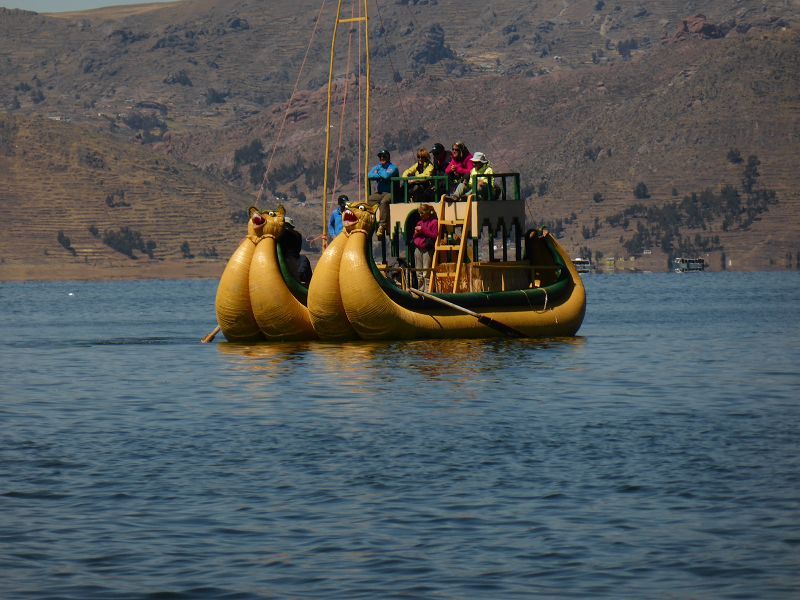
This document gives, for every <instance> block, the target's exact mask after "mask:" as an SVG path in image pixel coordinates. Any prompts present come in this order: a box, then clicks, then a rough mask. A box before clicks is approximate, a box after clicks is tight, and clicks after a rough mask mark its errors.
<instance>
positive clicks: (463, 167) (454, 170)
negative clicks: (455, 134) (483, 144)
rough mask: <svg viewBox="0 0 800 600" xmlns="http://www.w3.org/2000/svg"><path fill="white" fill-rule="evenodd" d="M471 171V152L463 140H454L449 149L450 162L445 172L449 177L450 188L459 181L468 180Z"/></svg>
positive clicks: (455, 185) (452, 188) (456, 185)
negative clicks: (451, 147)
mask: <svg viewBox="0 0 800 600" xmlns="http://www.w3.org/2000/svg"><path fill="white" fill-rule="evenodd" d="M471 172H472V154H470V151H469V149H468V148H467V146H466V145H465V144H464V142H456V143H455V144H453V149H452V150H451V151H450V164H449V165H447V168H446V169H445V173H447V175H448V176H449V177H450V180H449V182H448V183H449V185H450V190H451V191H452V190H454V189H455V188H456V187H458V185H459V184H460V183H465V182H468V181H469V174H470V173H471Z"/></svg>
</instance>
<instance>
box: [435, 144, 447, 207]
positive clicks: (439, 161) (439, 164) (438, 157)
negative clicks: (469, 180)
mask: <svg viewBox="0 0 800 600" xmlns="http://www.w3.org/2000/svg"><path fill="white" fill-rule="evenodd" d="M431 164H432V165H433V174H434V175H435V176H437V177H441V176H443V175H447V166H448V165H449V164H450V153H449V152H448V151H447V150H445V147H444V146H443V145H442V144H440V143H439V142H436V143H435V144H434V145H433V146H431ZM449 189H450V187H449V185H448V184H447V182H441V181H437V182H436V199H437V200H438V199H439V196H441V195H442V194H446V193H447V192H448V190H449Z"/></svg>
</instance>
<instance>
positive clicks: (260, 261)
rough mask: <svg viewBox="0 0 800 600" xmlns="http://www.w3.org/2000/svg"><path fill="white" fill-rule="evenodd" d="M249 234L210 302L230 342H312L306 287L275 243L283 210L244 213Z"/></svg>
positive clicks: (280, 226) (228, 266)
mask: <svg viewBox="0 0 800 600" xmlns="http://www.w3.org/2000/svg"><path fill="white" fill-rule="evenodd" d="M248 215H249V219H248V222H247V236H246V237H245V239H243V240H242V241H241V243H240V244H239V247H238V248H237V249H236V251H235V252H234V253H233V255H232V256H231V258H230V259H229V260H228V263H227V265H226V266H225V270H224V271H223V273H222V276H221V278H220V281H219V285H218V287H217V295H216V300H215V302H214V304H215V309H216V314H217V323H218V325H219V329H220V330H221V331H222V334H223V335H224V336H225V339H227V340H228V341H230V342H256V341H263V340H267V341H294V340H312V339H317V338H318V336H317V334H316V332H315V331H314V327H313V326H312V324H311V318H310V316H309V313H308V308H307V307H306V299H307V296H308V289H307V288H306V287H305V286H303V285H302V284H301V283H300V282H299V281H297V279H295V277H294V276H293V275H292V273H291V272H290V270H289V268H288V265H287V261H286V259H285V257H284V253H283V249H282V247H281V244H280V242H279V240H280V239H281V236H282V234H283V232H284V228H285V227H286V222H285V215H286V211H285V209H284V207H283V206H278V208H277V209H275V210H265V211H261V210H259V209H257V208H256V207H254V206H251V207H250V208H249V210H248Z"/></svg>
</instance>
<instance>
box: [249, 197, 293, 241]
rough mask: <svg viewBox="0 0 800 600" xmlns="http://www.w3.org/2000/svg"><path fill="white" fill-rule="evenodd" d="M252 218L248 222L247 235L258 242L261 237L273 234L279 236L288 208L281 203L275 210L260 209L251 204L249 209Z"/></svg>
mask: <svg viewBox="0 0 800 600" xmlns="http://www.w3.org/2000/svg"><path fill="white" fill-rule="evenodd" d="M247 213H248V215H249V216H250V220H249V221H248V222H247V237H248V238H250V239H251V240H253V241H254V242H257V241H258V240H260V239H261V238H263V237H265V236H268V235H271V236H274V237H276V238H277V237H279V236H280V234H281V232H282V231H283V225H284V217H285V215H286V209H285V208H283V204H279V205H278V208H276V209H275V210H259V209H258V208H256V207H255V206H251V207H250V208H249V209H248V210H247Z"/></svg>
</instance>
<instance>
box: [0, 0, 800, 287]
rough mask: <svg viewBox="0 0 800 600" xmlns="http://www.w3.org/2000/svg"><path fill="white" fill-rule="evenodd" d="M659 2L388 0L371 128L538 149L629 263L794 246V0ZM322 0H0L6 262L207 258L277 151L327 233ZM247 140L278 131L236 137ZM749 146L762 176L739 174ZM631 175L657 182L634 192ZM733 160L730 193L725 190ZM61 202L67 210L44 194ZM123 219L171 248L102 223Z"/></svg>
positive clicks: (589, 222)
mask: <svg viewBox="0 0 800 600" xmlns="http://www.w3.org/2000/svg"><path fill="white" fill-rule="evenodd" d="M656 4H657V6H646V7H645V6H644V4H631V5H628V4H626V5H625V6H621V5H619V4H613V3H610V2H599V1H598V2H562V1H558V2H556V1H547V0H545V1H543V2H537V3H524V4H523V6H520V3H519V2H516V1H512V0H497V1H495V2H493V3H492V4H491V5H487V4H486V3H482V2H476V1H468V2H464V3H461V4H459V6H458V7H457V8H456V7H453V6H452V5H451V4H450V3H437V2H435V1H430V2H425V3H422V2H415V1H413V0H402V1H396V2H392V3H388V2H380V3H379V4H378V6H379V10H378V11H375V12H374V13H373V14H372V28H371V32H372V33H371V41H370V44H371V47H372V49H373V51H374V55H375V57H374V59H373V76H374V85H375V89H374V96H373V99H374V107H375V111H374V113H375V115H376V118H375V119H374V121H373V132H374V136H373V140H372V147H373V149H374V148H376V147H378V146H387V147H388V148H389V149H390V150H392V151H393V158H394V159H395V162H396V163H398V164H399V165H400V166H401V167H405V166H407V164H406V163H408V164H411V163H412V162H413V151H414V148H415V147H417V146H419V145H429V144H431V143H432V142H433V141H441V142H443V143H445V144H449V143H450V142H452V141H453V140H455V139H464V140H465V141H466V142H467V143H468V145H469V146H470V148H471V149H472V150H482V151H484V152H487V153H488V154H489V156H490V159H492V161H493V162H494V163H495V166H496V167H497V168H499V169H501V170H519V171H521V172H522V173H523V179H524V187H525V191H526V195H527V197H528V213H529V215H530V216H531V218H532V219H533V220H535V221H540V222H541V221H545V222H548V223H549V224H550V225H551V227H553V228H555V229H556V230H557V231H558V232H559V234H560V235H563V241H564V242H565V243H566V245H567V246H568V247H569V248H570V250H571V251H573V252H574V253H576V254H577V253H583V254H587V253H592V255H593V257H594V258H595V259H598V258H603V259H606V258H608V257H610V256H614V257H617V258H620V257H626V258H627V257H630V256H632V257H634V258H635V259H636V260H635V261H634V262H632V261H626V263H625V265H626V266H628V267H629V266H631V264H635V265H636V267H637V268H640V269H651V270H652V269H663V268H664V267H665V265H666V256H667V254H670V253H671V254H675V253H678V252H697V253H708V257H709V259H710V261H711V266H712V268H720V267H721V266H722V265H723V264H724V265H725V266H729V267H730V268H734V269H769V268H786V267H787V266H789V265H790V266H791V267H792V268H795V267H796V266H797V258H798V255H799V254H800V245H799V244H798V242H797V241H796V240H797V238H798V233H800V222H798V221H799V220H800V216H798V215H800V210H798V209H800V206H798V202H800V199H799V198H798V192H797V191H796V189H795V187H796V174H795V171H796V167H795V166H794V165H793V164H792V161H793V160H794V157H796V156H798V155H800V152H799V151H800V141H799V140H800V123H799V122H798V114H800V99H799V98H798V95H797V83H796V82H797V81H798V74H800V68H798V67H799V66H800V38H798V34H797V31H796V29H795V28H794V27H795V24H796V23H797V16H798V14H799V13H800V8H798V6H797V3H785V2H774V3H764V2H760V1H759V2H754V1H749V0H742V1H733V0H731V1H722V2H720V1H711V0H707V1H702V0H699V1H697V2H694V3H692V9H691V10H692V12H691V14H685V12H684V11H686V10H688V9H687V8H686V4H685V3H684V2H679V1H665V2H659V3H656ZM319 7H320V2H319V0H297V1H294V2H287V1H274V2H270V3H269V10H266V4H265V3H263V2H245V1H233V2H222V1H220V0H185V1H183V2H178V3H174V4H167V5H151V6H145V7H141V6H139V7H115V8H113V9H100V10H97V11H86V12H83V13H71V14H59V15H37V14H35V13H30V12H26V11H17V10H14V11H8V10H5V9H0V103H2V105H3V106H5V107H6V113H5V116H4V117H3V118H2V120H1V121H0V126H1V127H0V167H2V172H3V176H2V179H0V214H2V216H3V217H4V219H5V222H6V223H11V224H13V225H11V226H10V227H9V228H8V229H7V231H6V232H4V234H3V235H2V237H0V260H2V261H3V262H2V263H0V276H5V277H9V276H10V275H8V273H9V272H10V270H9V268H8V267H9V265H29V268H27V270H26V271H25V272H26V273H31V274H29V275H26V276H35V273H36V271H37V269H36V265H37V264H39V263H40V262H41V261H42V260H44V261H46V263H47V264H48V265H53V268H54V269H55V265H57V264H61V263H63V264H73V265H75V268H76V269H77V268H78V267H77V265H78V264H79V263H82V264H84V265H87V264H97V265H103V264H105V265H113V268H114V269H115V272H116V273H122V272H123V271H124V270H125V269H124V268H125V267H131V268H132V269H133V272H136V273H140V272H144V271H147V270H148V269H158V268H160V269H162V270H163V269H164V265H165V264H166V263H170V262H173V261H174V262H175V264H180V265H183V267H182V268H191V269H194V272H198V273H199V272H201V271H202V272H209V273H211V274H214V273H216V272H218V271H219V270H221V266H222V262H221V261H222V260H223V259H224V258H225V257H227V255H228V254H229V253H230V251H231V250H232V249H233V248H234V247H235V244H236V242H237V241H238V239H239V238H240V237H241V235H242V233H243V229H242V225H240V224H237V223H236V222H234V220H233V219H232V217H231V215H232V214H233V213H237V212H238V211H241V210H243V209H244V208H246V207H247V205H248V204H252V203H254V202H255V196H256V192H257V186H258V184H259V183H260V181H261V174H262V173H263V169H264V167H265V166H266V164H267V163H269V165H270V167H271V168H270V172H269V173H268V175H269V181H270V189H271V190H272V192H273V193H274V194H276V195H278V196H280V197H281V198H284V200H283V202H284V203H285V204H286V205H287V207H288V208H289V210H290V213H292V214H293V215H295V216H296V217H297V220H299V222H300V223H301V226H302V227H303V229H304V230H305V231H306V232H307V233H308V234H309V236H313V235H314V231H316V230H318V228H319V225H318V220H319V217H318V214H319V212H320V204H321V201H320V200H319V198H320V193H321V191H320V179H321V178H320V176H319V173H320V168H321V164H322V156H321V155H322V152H321V149H322V148H323V145H324V137H323V133H322V132H323V131H324V107H325V91H324V89H323V84H324V81H325V78H326V70H327V59H322V58H320V57H324V56H326V55H327V46H328V44H329V43H330V37H329V36H330V27H329V26H328V25H327V23H329V22H330V17H331V15H330V14H329V13H330V10H331V8H330V7H328V9H326V11H325V12H323V13H322V14H321V15H320V19H319V20H320V25H319V27H318V28H317V30H316V33H315V35H314V36H313V39H312V42H311V44H310V46H309V51H308V59H307V60H306V61H305V69H304V70H303V71H302V73H301V74H300V78H299V79H298V80H297V88H296V90H295V85H296V81H295V80H296V78H297V75H298V71H299V69H300V65H301V63H303V61H304V57H305V55H306V45H307V44H308V42H309V37H310V35H311V32H312V31H314V23H315V21H316V19H317V16H318V11H319ZM698 13H703V14H704V15H705V16H704V17H696V16H695V15H696V14H698ZM345 42H346V40H345ZM346 55H347V49H346V45H345V44H344V43H343V44H342V45H341V48H340V49H339V56H340V57H341V61H340V64H337V72H339V73H341V74H342V78H340V85H339V86H338V89H337V94H342V93H343V91H344V89H345V88H347V89H348V91H350V92H352V93H353V94H355V93H356V91H357V88H356V86H355V81H356V79H355V78H354V77H352V67H351V68H350V69H349V72H350V73H351V75H350V77H349V79H348V78H347V77H345V72H346V71H348V69H346V66H345V64H344V57H345V56H346ZM346 82H349V83H347V84H346V85H345V83H346ZM293 90H295V91H294V94H293ZM290 96H292V102H291V105H287V104H286V101H287V99H289V98H290ZM352 97H354V96H351V98H352ZM353 117H354V115H353V111H351V113H350V118H353ZM56 119H58V120H56ZM279 132H281V137H280V139H279V138H278V133H279ZM253 142H258V143H260V144H261V146H262V147H263V152H260V153H259V152H256V157H255V159H254V160H252V161H250V162H248V160H243V159H241V156H242V150H244V149H246V148H247V147H248V146H249V145H250V144H252V143H253ZM277 142H279V143H278V144H277V145H276V143H277ZM353 144H354V140H349V141H348V140H345V141H344V143H343V152H342V154H341V156H342V157H344V160H343V161H342V169H341V172H340V178H343V179H344V180H348V179H352V180H353V181H355V178H356V171H357V167H356V165H358V164H360V159H359V157H358V154H357V152H356V150H355V149H354V148H355V147H354V145H353ZM273 149H274V157H273V156H272V152H273ZM734 151H738V153H739V155H740V156H741V162H737V161H736V153H735V152H734ZM237 152H238V155H239V156H240V160H238V161H237V160H235V158H236V156H237ZM751 156H752V157H755V161H757V162H753V163H752V165H753V167H754V168H755V169H756V172H757V176H756V177H755V179H754V180H752V179H751V181H750V183H749V184H747V185H749V189H745V187H747V186H746V185H744V184H743V183H742V181H743V177H744V173H745V169H746V168H747V165H748V159H749V157H751ZM751 175H752V173H751ZM639 184H644V185H645V186H646V189H647V197H644V198H637V197H636V196H635V194H634V189H635V188H636V187H637V186H638V185H639ZM726 184H730V185H731V186H732V187H733V188H735V192H736V194H737V195H738V200H737V199H734V200H731V198H729V197H728V196H730V192H726V194H728V196H726V197H725V199H723V198H722V194H721V193H720V190H721V189H722V188H723V186H725V185H726ZM354 187H355V183H354V182H352V183H348V184H346V185H343V186H341V189H342V190H344V191H350V192H352V191H353V190H354ZM707 189H710V190H711V191H712V192H711V193H710V194H709V192H705V194H703V193H704V191H705V190H707ZM123 192H124V195H123ZM692 194H695V196H694V200H692V198H693V196H692ZM684 197H688V200H687V202H686V203H683V204H682V202H683V198H684ZM109 198H110V199H109ZM270 202H277V201H275V200H270ZM126 204H127V205H128V206H126ZM262 204H264V202H263V201H262ZM723 204H724V207H723ZM698 206H700V207H702V210H700V211H699V212H700V214H698V210H699V209H697V208H696V207H698ZM687 207H688V208H687ZM692 207H695V208H692ZM54 209H55V211H56V212H57V213H58V215H59V216H58V219H57V220H52V219H49V220H47V222H43V221H42V220H41V218H37V217H36V216H35V215H40V214H41V213H42V211H45V212H46V211H52V210H54ZM687 210H688V212H687ZM737 211H738V212H737ZM689 212H691V213H692V214H688V213H689ZM190 214H191V215H192V216H188V215H190ZM92 226H93V227H94V228H96V230H97V232H98V233H99V234H100V237H99V238H98V237H96V236H95V235H92V234H91V233H89V228H90V227H92ZM123 227H127V228H128V231H129V232H130V231H134V232H138V233H139V234H140V236H141V238H142V240H143V242H144V243H145V244H146V242H147V241H150V242H153V243H155V249H152V248H151V250H150V253H151V254H153V256H154V259H160V260H150V259H148V258H146V257H145V256H142V253H141V252H139V253H138V254H139V255H140V256H141V258H139V259H136V260H134V259H130V258H127V257H126V256H125V255H124V254H121V253H119V252H115V251H113V250H111V249H110V248H109V246H108V245H106V244H104V243H103V241H102V238H103V235H104V234H105V233H106V232H107V231H109V232H114V231H117V230H118V229H120V228H123ZM31 231H36V232H37V234H36V235H31V234H30V232H31ZM59 231H63V234H62V236H61V238H59V237H58V232H59ZM64 236H66V237H68V238H69V240H70V245H71V247H72V248H74V249H75V255H73V253H72V251H70V250H68V249H65V248H64V245H63V237H64ZM59 239H61V242H60V241H59ZM184 242H186V243H187V244H188V248H189V252H184V251H183V250H182V249H181V248H182V247H183V248H184V249H185V246H184V245H183V244H184ZM214 248H216V249H217V254H218V259H217V260H216V262H215V260H214V258H213V252H212V249H214ZM645 250H647V251H649V252H647V253H646V254H643V252H644V251H645ZM45 252H47V254H46V255H45ZM201 252H204V253H205V254H206V255H207V258H205V259H202V260H201V259H200V258H199V256H200V253H201ZM134 254H137V253H134ZM189 254H191V255H193V256H194V258H192V259H188V258H184V255H189ZM788 258H790V260H788ZM204 261H205V262H206V263H208V264H207V265H206V267H207V268H206V270H205V271H204V270H203V269H202V268H197V264H198V263H202V262H204ZM191 265H194V266H191ZM187 266H188V267H187ZM4 268H5V271H3V269H4ZM15 268H16V267H15ZM215 269H216V270H215ZM190 272H191V271H190ZM4 273H5V275H4Z"/></svg>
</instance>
